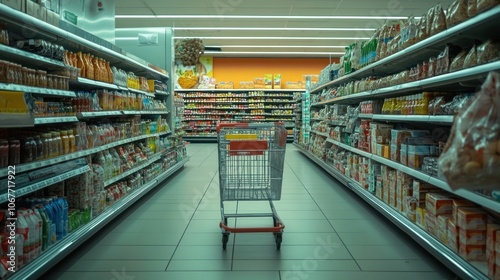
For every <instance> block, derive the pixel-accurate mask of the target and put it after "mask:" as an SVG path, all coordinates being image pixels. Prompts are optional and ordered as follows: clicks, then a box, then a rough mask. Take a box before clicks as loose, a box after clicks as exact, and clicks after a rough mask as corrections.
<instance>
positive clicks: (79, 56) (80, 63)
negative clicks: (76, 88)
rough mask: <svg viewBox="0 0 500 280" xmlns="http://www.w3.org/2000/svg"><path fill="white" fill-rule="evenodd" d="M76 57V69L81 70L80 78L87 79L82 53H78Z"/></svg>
mask: <svg viewBox="0 0 500 280" xmlns="http://www.w3.org/2000/svg"><path fill="white" fill-rule="evenodd" d="M76 56H77V59H76V61H77V65H76V66H77V67H78V68H80V69H81V72H80V73H81V76H82V77H84V78H88V77H87V72H86V67H85V61H84V57H83V53H82V52H78V53H77V54H76Z"/></svg>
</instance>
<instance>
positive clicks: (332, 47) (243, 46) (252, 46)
mask: <svg viewBox="0 0 500 280" xmlns="http://www.w3.org/2000/svg"><path fill="white" fill-rule="evenodd" d="M206 47H207V48H224V49H236V48H241V49H244V48H270V49H273V48H280V49H281V48H283V49H285V48H286V49H298V48H316V49H343V48H345V47H346V46H293V45H282V46H278V45H268V46H266V45H221V46H206Z"/></svg>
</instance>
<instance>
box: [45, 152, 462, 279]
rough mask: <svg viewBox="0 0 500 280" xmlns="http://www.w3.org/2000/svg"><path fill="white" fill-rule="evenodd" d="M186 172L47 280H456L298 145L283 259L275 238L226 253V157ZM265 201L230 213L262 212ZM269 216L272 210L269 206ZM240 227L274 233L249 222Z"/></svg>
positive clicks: (253, 238) (258, 236)
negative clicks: (222, 207) (221, 172)
mask: <svg viewBox="0 0 500 280" xmlns="http://www.w3.org/2000/svg"><path fill="white" fill-rule="evenodd" d="M189 153H190V155H191V156H192V158H191V161H189V162H188V163H187V164H186V166H185V169H184V170H182V171H181V172H179V173H178V174H177V175H176V176H174V177H173V178H172V179H171V180H170V181H168V182H167V183H166V185H165V186H164V187H161V188H158V189H157V190H156V191H155V192H154V193H151V194H150V195H148V196H147V197H145V198H144V199H142V200H141V201H140V202H139V203H137V205H136V206H135V207H133V209H130V210H128V211H127V212H126V213H124V214H123V215H121V216H120V219H118V220H116V221H114V222H112V223H111V224H110V225H108V226H107V227H106V228H105V229H104V230H103V231H102V233H100V234H99V235H98V236H95V237H94V238H92V240H89V241H88V242H87V243H85V244H84V245H83V246H81V248H80V249H78V250H77V251H75V252H74V253H73V254H71V255H70V256H69V257H68V258H66V260H65V261H63V262H61V263H60V264H58V265H57V266H56V267H54V268H53V270H52V271H51V272H50V273H48V274H47V275H46V277H47V278H45V277H44V278H45V279H71V280H78V279H93V280H100V279H106V280H110V279H114V280H133V279H136V280H140V279H148V280H154V279H183V280H188V279H193V280H194V279H205V280H211V279H214V280H216V279H238V280H246V279H252V280H253V279H259V280H279V279H281V280H286V279H288V280H292V279H294V280H295V279H310V280H314V279H321V280H323V279H324V280H327V279H328V280H330V279H418V280H421V279H426V280H431V279H455V276H454V275H453V274H451V273H450V272H448V271H447V270H446V268H444V267H443V266H442V265H441V264H439V263H438V262H437V261H436V260H435V259H434V258H432V256H430V255H429V254H427V253H426V252H425V251H424V250H423V249H421V248H420V247H419V246H418V245H417V244H416V243H414V242H413V241H412V240H410V239H409V238H408V237H407V236H406V235H404V234H403V233H400V232H399V231H398V230H397V229H396V228H395V227H394V226H392V224H389V223H388V222H386V221H385V220H384V219H383V218H382V217H381V216H379V215H377V214H375V213H373V210H372V209H371V208H370V207H369V206H366V205H365V204H364V203H363V202H362V201H361V200H360V199H359V198H357V197H356V196H355V195H354V194H352V193H350V191H348V190H346V189H345V188H343V187H341V186H338V185H337V183H336V182H335V181H334V180H333V179H331V177H330V176H329V175H327V174H326V173H323V172H322V171H321V170H320V169H319V168H318V167H316V166H315V165H314V164H313V163H311V162H310V161H309V160H307V159H306V158H305V157H304V156H303V155H301V154H300V153H299V152H298V151H296V150H295V148H294V146H292V145H289V146H288V150H287V154H286V164H285V177H284V186H283V195H282V200H281V201H278V202H276V203H275V205H276V208H277V210H278V213H279V214H280V216H281V218H282V219H283V221H284V222H285V225H286V229H285V233H284V235H283V244H282V248H281V251H277V250H276V247H275V245H274V238H273V236H272V235H271V234H263V233H254V234H239V235H234V234H233V235H231V237H230V241H229V244H228V248H227V250H226V251H223V250H222V248H221V234H220V230H219V228H218V222H219V219H220V211H219V194H218V192H219V190H218V175H217V173H216V171H217V169H218V166H217V150H216V145H215V144H191V145H190V146H189ZM265 206H268V205H267V204H266V203H264V204H262V203H260V202H253V203H252V202H240V203H233V204H228V205H226V210H227V211H229V210H230V209H233V210H236V209H237V210H238V212H251V211H262V209H263V207H265ZM265 209H266V210H267V208H265ZM235 222H236V223H237V225H238V226H249V225H264V224H268V223H263V222H268V221H263V220H262V219H255V218H247V219H244V220H238V221H233V222H232V223H233V224H234V223H235Z"/></svg>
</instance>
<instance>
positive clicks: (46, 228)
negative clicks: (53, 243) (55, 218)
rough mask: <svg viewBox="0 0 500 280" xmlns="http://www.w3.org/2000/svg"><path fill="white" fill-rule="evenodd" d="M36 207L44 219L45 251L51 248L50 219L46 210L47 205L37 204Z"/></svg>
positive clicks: (43, 239) (43, 240)
mask: <svg viewBox="0 0 500 280" xmlns="http://www.w3.org/2000/svg"><path fill="white" fill-rule="evenodd" d="M35 209H36V212H37V213H38V215H39V217H40V219H42V251H45V250H47V249H48V248H49V244H50V240H49V232H50V220H49V217H48V215H47V212H45V207H43V205H37V206H36V207H35Z"/></svg>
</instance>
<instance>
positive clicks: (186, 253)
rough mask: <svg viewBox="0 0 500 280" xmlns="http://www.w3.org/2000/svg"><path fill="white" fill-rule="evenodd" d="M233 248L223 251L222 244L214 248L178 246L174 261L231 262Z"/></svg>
mask: <svg viewBox="0 0 500 280" xmlns="http://www.w3.org/2000/svg"><path fill="white" fill-rule="evenodd" d="M232 257H233V249H232V246H229V245H228V246H227V248H226V250H223V249H222V244H220V245H214V246H178V247H177V250H176V251H175V253H174V255H173V257H172V260H230V259H231V258H232Z"/></svg>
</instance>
